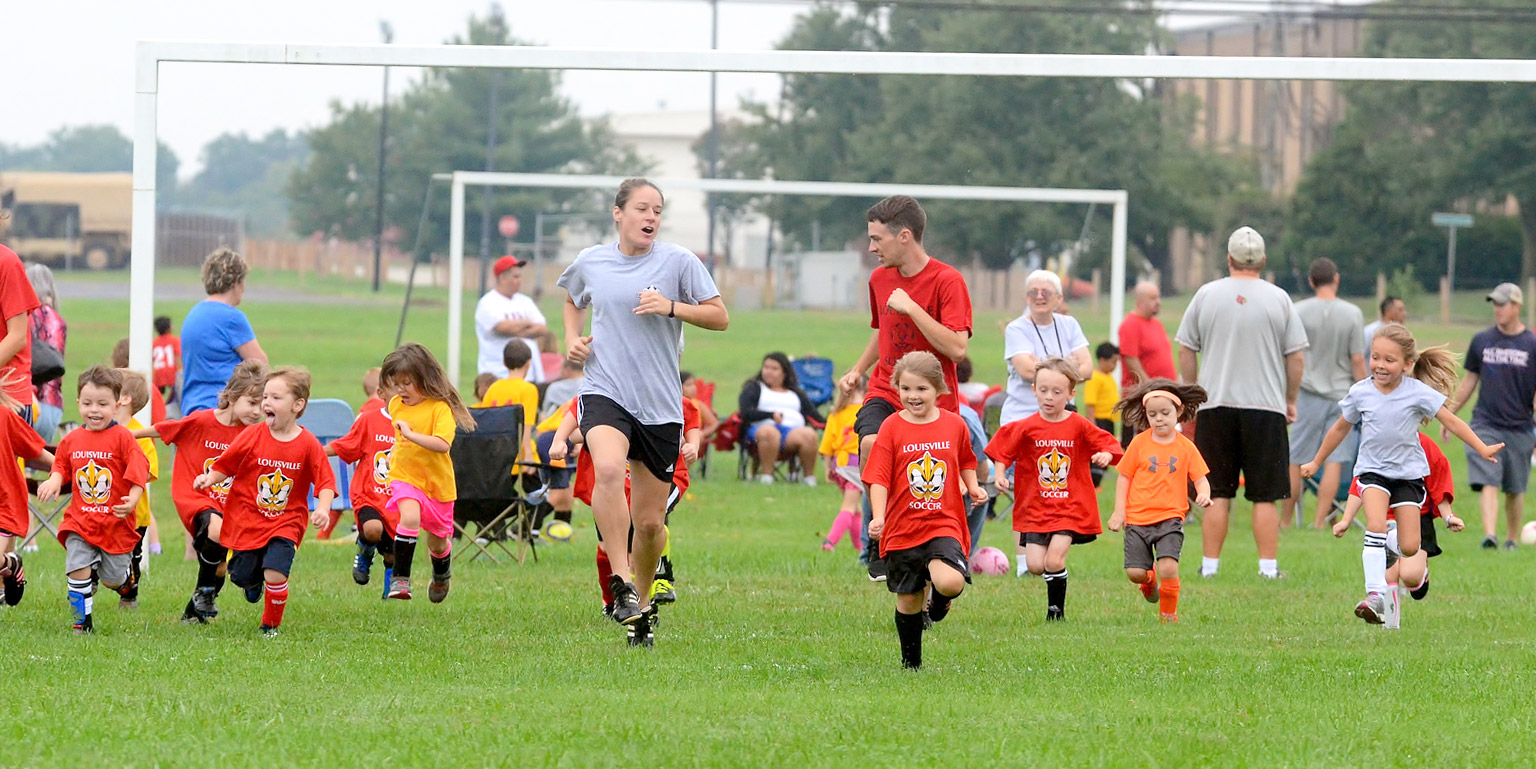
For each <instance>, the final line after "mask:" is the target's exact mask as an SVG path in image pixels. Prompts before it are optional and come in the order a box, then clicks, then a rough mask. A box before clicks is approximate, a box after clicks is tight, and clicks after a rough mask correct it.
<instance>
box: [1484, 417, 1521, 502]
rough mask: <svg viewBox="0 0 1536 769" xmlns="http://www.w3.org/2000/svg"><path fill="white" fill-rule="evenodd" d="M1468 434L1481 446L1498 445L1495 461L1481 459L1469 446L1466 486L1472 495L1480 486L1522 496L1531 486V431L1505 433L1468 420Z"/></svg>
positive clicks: (1503, 430)
mask: <svg viewBox="0 0 1536 769" xmlns="http://www.w3.org/2000/svg"><path fill="white" fill-rule="evenodd" d="M1472 432H1475V433H1477V437H1479V438H1482V439H1483V443H1488V444H1493V443H1502V444H1504V448H1503V449H1502V450H1500V451H1499V457H1498V459H1499V461H1498V462H1497V463H1494V462H1489V461H1488V460H1486V459H1483V458H1482V456H1480V455H1479V454H1478V453H1477V452H1476V451H1473V450H1472V447H1471V446H1468V447H1467V483H1468V485H1470V486H1471V487H1472V490H1473V491H1482V489H1483V487H1484V486H1497V487H1498V488H1499V490H1500V491H1502V492H1504V493H1505V494H1524V493H1525V487H1526V486H1529V485H1530V482H1531V450H1532V449H1533V448H1536V433H1533V432H1531V428H1529V427H1528V428H1525V429H1524V430H1505V429H1503V428H1499V427H1491V426H1489V425H1487V424H1484V423H1482V422H1479V421H1477V419H1476V418H1474V419H1473V420H1472Z"/></svg>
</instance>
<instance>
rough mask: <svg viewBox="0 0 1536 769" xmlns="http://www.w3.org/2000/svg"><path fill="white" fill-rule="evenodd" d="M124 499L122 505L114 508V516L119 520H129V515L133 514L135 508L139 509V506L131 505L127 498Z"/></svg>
mask: <svg viewBox="0 0 1536 769" xmlns="http://www.w3.org/2000/svg"><path fill="white" fill-rule="evenodd" d="M122 499H123V503H122V504H120V505H113V506H112V514H113V515H115V516H117V517H119V518H127V517H128V515H129V514H130V513H132V512H133V508H135V507H137V505H133V504H129V502H128V498H127V497H123V498H122Z"/></svg>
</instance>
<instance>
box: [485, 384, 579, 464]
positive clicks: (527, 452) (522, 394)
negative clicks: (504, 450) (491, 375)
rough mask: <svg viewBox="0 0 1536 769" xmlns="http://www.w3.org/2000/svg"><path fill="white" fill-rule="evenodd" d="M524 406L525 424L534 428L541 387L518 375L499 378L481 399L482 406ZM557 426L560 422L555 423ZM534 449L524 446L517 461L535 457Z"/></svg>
mask: <svg viewBox="0 0 1536 769" xmlns="http://www.w3.org/2000/svg"><path fill="white" fill-rule="evenodd" d="M518 404H521V405H522V407H523V426H524V427H526V428H529V429H530V431H531V430H532V428H533V426H534V423H536V422H537V421H538V414H539V388H537V387H535V386H534V385H533V383H532V382H529V381H527V380H525V379H521V378H518V377H507V378H506V379H498V380H496V382H495V383H494V384H492V385H491V387H490V389H488V390H486V391H485V397H484V398H481V399H480V405H481V406H482V407H491V406H516V405H518ZM555 424H556V425H557V426H558V425H559V424H560V423H559V422H556V423H555ZM530 435H531V433H530ZM533 455H534V451H533V449H532V447H530V446H524V447H523V450H522V452H521V453H519V454H518V455H517V461H519V462H522V461H525V460H527V459H529V458H531V457H533Z"/></svg>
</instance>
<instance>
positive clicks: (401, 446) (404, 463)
mask: <svg viewBox="0 0 1536 769" xmlns="http://www.w3.org/2000/svg"><path fill="white" fill-rule="evenodd" d="M389 416H390V419H392V420H394V421H397V422H398V421H401V420H404V422H405V423H406V424H408V425H410V426H411V429H412V430H415V431H416V432H418V433H421V434H422V435H431V436H436V437H438V438H442V439H443V440H445V441H448V445H450V446H452V445H453V435H454V432H455V431H456V430H457V429H458V425H457V424H456V423H454V421H453V411H452V410H451V409H449V408H448V404H447V403H444V402H443V401H440V400H436V399H432V398H429V399H427V400H424V401H422V402H421V403H418V404H416V405H414V406H407V405H405V402H404V401H402V400H400V396H398V395H396V396H395V397H394V398H391V399H390V401H389ZM389 480H391V481H404V482H406V483H409V484H411V485H412V486H415V487H416V488H418V489H421V490H422V491H423V492H426V495H427V496H429V497H431V498H433V499H435V500H437V501H439V502H452V501H453V500H455V499H458V496H459V494H458V488H457V486H456V483H455V481H454V477H453V458H452V457H450V456H449V455H448V454H447V453H446V452H445V453H442V454H439V453H437V452H436V451H429V450H427V449H424V448H422V447H420V446H417V445H416V444H415V443H414V442H413V441H411V440H410V439H408V438H406V437H405V436H404V435H401V434H400V428H398V427H396V428H395V448H394V449H393V450H392V451H391V452H390V455H389Z"/></svg>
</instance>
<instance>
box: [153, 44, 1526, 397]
mask: <svg viewBox="0 0 1536 769" xmlns="http://www.w3.org/2000/svg"><path fill="white" fill-rule="evenodd" d="M163 62H190V63H227V64H297V65H335V66H367V67H383V66H401V67H478V68H500V69H571V70H627V71H642V72H657V71H667V72H753V73H766V74H789V73H824V74H847V75H970V76H984V77H1096V78H1097V77H1108V78H1127V79H1137V80H1139V79H1148V78H1168V79H1190V80H1204V79H1229V80H1392V81H1439V82H1518V83H1533V82H1536V61H1523V60H1511V59H1368V58H1354V59H1345V58H1308V57H1286V56H1270V57H1219V56H1152V55H1142V56H1119V55H1076V54H989V53H916V52H865V51H846V52H841V51H727V50H637V49H636V50H622V49H578V48H542V47H531V46H477V45H464V46H457V45H424V46H423V45H417V46H411V45H383V44H378V45H324V44H298V43H237V42H177V41H157V40H147V41H140V42H139V44H138V49H137V64H136V72H135V84H134V90H135V102H134V105H135V106H134V110H135V111H134V129H133V139H134V141H133V256H132V262H131V269H130V278H129V281H130V283H129V310H128V320H129V340H130V346H129V358H130V365H132V367H133V368H135V369H137V370H139V371H142V372H144V373H145V374H146V375H147V374H148V373H149V369H150V345H151V335H150V330H151V325H152V321H153V319H154V292H155V205H156V201H155V194H156V190H155V170H156V159H157V157H156V156H157V154H158V153H157V142H158V138H159V133H158V127H157V121H156V117H157V115H156V113H157V109H158V105H159V90H160V65H161V63H163ZM898 189H901V190H904V191H911V190H913V189H914V188H913V187H910V186H906V185H899V186H898ZM930 197H931V195H930ZM1117 210H1120V211H1122V212H1123V206H1121V207H1120V208H1118V209H1117ZM455 221H456V226H460V227H462V223H461V220H455ZM1114 269H1118V270H1123V269H1124V265H1123V264H1119V263H1117V264H1116V265H1115V267H1114ZM1122 283H1123V280H1121V281H1115V283H1114V285H1116V286H1120V288H1122V289H1123V285H1121V284H1122ZM454 293H455V294H457V292H454ZM1115 312H1116V317H1115V318H1114V320H1118V315H1119V310H1118V309H1117V310H1115ZM453 338H457V336H456V335H455V336H454V337H453ZM456 371H457V370H456V369H455V373H456Z"/></svg>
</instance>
